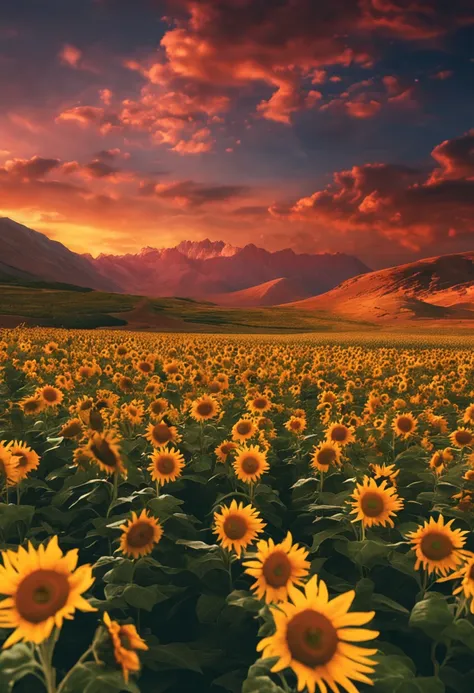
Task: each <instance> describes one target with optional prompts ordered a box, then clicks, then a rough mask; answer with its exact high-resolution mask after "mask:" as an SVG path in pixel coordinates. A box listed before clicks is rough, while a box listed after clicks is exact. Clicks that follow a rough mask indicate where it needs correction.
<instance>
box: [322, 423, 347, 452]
mask: <svg viewBox="0 0 474 693" xmlns="http://www.w3.org/2000/svg"><path fill="white" fill-rule="evenodd" d="M326 440H328V441H329V442H330V443H336V445H340V446H341V447H343V446H344V445H347V444H348V443H352V442H353V441H354V434H353V431H352V430H351V429H350V428H349V427H348V426H346V425H345V424H343V423H341V422H340V423H335V424H332V425H331V426H329V428H328V430H327V431H326Z"/></svg>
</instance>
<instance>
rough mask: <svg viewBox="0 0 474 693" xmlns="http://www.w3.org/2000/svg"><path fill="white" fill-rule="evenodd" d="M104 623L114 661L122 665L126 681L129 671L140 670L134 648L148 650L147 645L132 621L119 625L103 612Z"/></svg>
mask: <svg viewBox="0 0 474 693" xmlns="http://www.w3.org/2000/svg"><path fill="white" fill-rule="evenodd" d="M104 623H105V625H106V627H107V630H108V631H109V635H110V638H111V640H112V645H113V647H114V657H115V661H116V662H117V664H119V665H120V666H121V667H122V673H123V678H124V681H125V683H128V678H129V675H130V672H131V673H135V672H137V671H140V660H139V658H138V655H137V653H136V652H135V650H148V645H147V644H146V642H145V641H144V640H142V638H141V637H140V636H139V635H138V633H137V629H136V628H135V626H134V625H133V624H132V623H126V624H124V625H120V623H118V622H117V621H112V619H111V618H110V616H109V614H108V613H107V612H106V613H105V614H104Z"/></svg>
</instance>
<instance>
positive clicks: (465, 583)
mask: <svg viewBox="0 0 474 693" xmlns="http://www.w3.org/2000/svg"><path fill="white" fill-rule="evenodd" d="M447 580H461V584H460V585H459V586H458V587H456V588H455V589H453V594H460V593H461V592H462V593H463V595H464V597H465V598H466V599H470V600H471V605H470V608H471V614H474V555H471V556H469V557H468V558H467V560H466V562H465V563H464V565H462V566H461V568H459V570H456V571H455V572H454V573H451V575H448V577H443V578H439V580H438V582H446V581H447Z"/></svg>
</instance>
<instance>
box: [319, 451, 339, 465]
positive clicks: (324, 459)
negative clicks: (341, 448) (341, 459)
mask: <svg viewBox="0 0 474 693" xmlns="http://www.w3.org/2000/svg"><path fill="white" fill-rule="evenodd" d="M335 459H336V453H335V451H334V450H333V449H332V448H324V449H323V450H320V451H319V452H318V462H319V464H323V465H324V466H329V465H330V464H332V463H333V462H334V460H335Z"/></svg>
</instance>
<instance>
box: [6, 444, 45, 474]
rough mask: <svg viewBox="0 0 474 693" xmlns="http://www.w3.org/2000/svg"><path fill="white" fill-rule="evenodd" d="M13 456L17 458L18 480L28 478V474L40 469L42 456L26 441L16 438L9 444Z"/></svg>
mask: <svg viewBox="0 0 474 693" xmlns="http://www.w3.org/2000/svg"><path fill="white" fill-rule="evenodd" d="M7 447H8V450H9V451H10V454H11V456H12V457H14V458H16V465H17V466H16V475H17V480H18V481H21V480H22V479H26V477H27V476H28V474H29V473H30V472H31V471H33V470H34V469H38V467H39V464H40V457H39V455H38V453H36V452H35V451H34V450H32V449H31V448H30V447H28V445H26V443H22V442H20V441H18V440H14V441H12V442H11V443H8V445H7Z"/></svg>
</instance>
